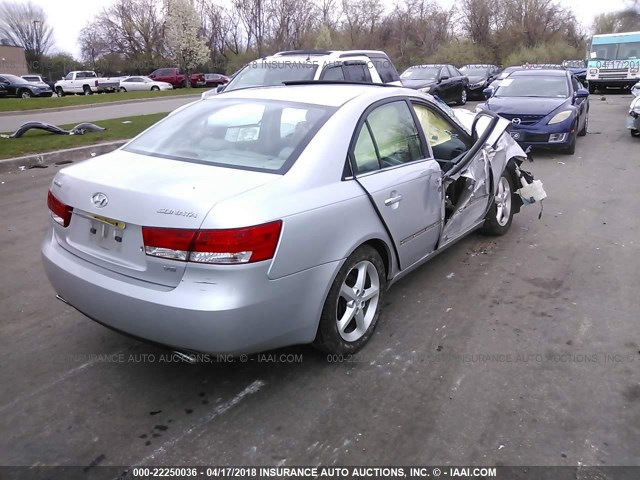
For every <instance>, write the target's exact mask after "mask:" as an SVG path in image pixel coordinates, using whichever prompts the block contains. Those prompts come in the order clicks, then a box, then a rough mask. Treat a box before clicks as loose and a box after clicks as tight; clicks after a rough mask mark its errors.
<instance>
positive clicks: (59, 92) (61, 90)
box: [56, 87, 64, 97]
mask: <svg viewBox="0 0 640 480" xmlns="http://www.w3.org/2000/svg"><path fill="white" fill-rule="evenodd" d="M56 93H57V94H58V96H59V97H64V90H63V89H62V87H58V88H56Z"/></svg>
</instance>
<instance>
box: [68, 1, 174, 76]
mask: <svg viewBox="0 0 640 480" xmlns="http://www.w3.org/2000/svg"><path fill="white" fill-rule="evenodd" d="M90 28H91V30H92V31H93V32H94V33H95V38H103V39H108V42H107V49H108V53H117V54H119V55H121V56H123V57H124V58H126V59H127V60H128V62H129V65H131V69H132V70H135V71H143V72H144V71H146V70H149V69H152V68H153V67H154V66H155V64H156V63H157V62H158V60H159V59H162V58H163V56H164V54H165V41H164V16H163V12H162V10H161V8H159V7H158V5H157V2H155V1H154V0H116V1H115V3H113V4H112V5H111V6H109V7H108V8H106V9H104V10H103V11H102V12H101V13H100V14H99V15H98V16H97V17H96V18H95V19H94V21H93V22H92V24H91V25H90ZM80 40H81V41H82V40H87V38H86V37H83V36H81V37H80ZM86 48H91V46H88V45H85V44H84V43H82V44H81V49H86Z"/></svg>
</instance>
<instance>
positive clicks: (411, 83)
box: [402, 79, 437, 90]
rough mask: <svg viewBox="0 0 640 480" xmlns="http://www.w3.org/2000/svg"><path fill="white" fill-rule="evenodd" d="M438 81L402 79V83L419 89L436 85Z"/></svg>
mask: <svg viewBox="0 0 640 480" xmlns="http://www.w3.org/2000/svg"><path fill="white" fill-rule="evenodd" d="M436 83H437V82H436V81H435V80H405V79H402V85H404V86H405V87H407V88H413V89H414V90H417V89H418V88H424V87H431V86H433V85H435V84H436Z"/></svg>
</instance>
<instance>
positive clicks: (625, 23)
mask: <svg viewBox="0 0 640 480" xmlns="http://www.w3.org/2000/svg"><path fill="white" fill-rule="evenodd" d="M591 30H592V31H593V33H594V34H599V33H618V32H629V31H635V30H640V0H631V1H628V2H627V6H626V7H625V8H624V9H622V10H620V11H618V12H608V13H601V14H599V15H597V16H596V17H595V18H594V20H593V26H592V28H591Z"/></svg>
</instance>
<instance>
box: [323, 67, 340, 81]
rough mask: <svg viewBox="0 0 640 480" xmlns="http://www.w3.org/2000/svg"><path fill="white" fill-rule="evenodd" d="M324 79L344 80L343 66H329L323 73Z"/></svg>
mask: <svg viewBox="0 0 640 480" xmlns="http://www.w3.org/2000/svg"><path fill="white" fill-rule="evenodd" d="M322 80H344V73H343V72H342V67H341V66H337V67H329V68H327V69H326V70H325V71H324V73H323V74H322Z"/></svg>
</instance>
